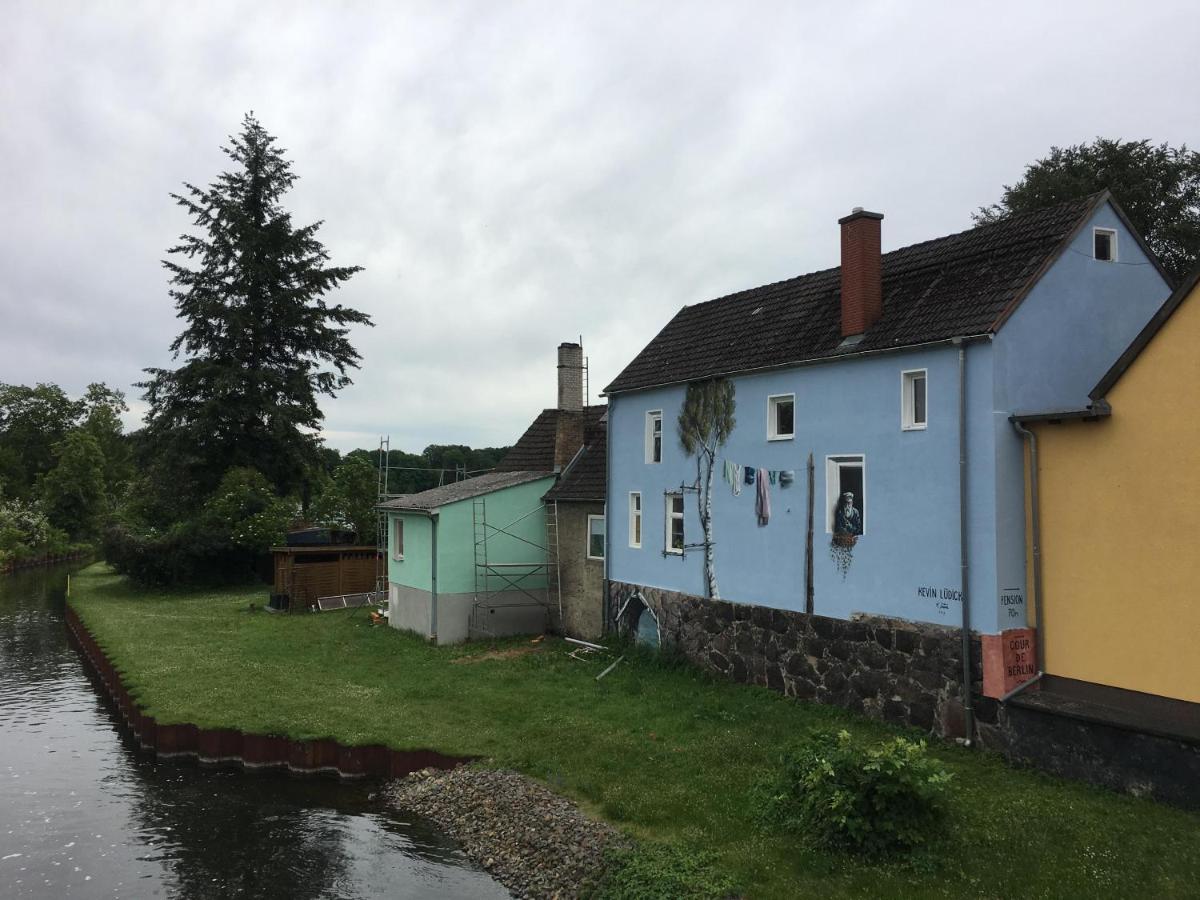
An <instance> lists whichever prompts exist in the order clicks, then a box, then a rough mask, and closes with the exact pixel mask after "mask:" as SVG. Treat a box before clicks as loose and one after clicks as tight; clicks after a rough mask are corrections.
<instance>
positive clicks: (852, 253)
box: [838, 206, 883, 337]
mask: <svg viewBox="0 0 1200 900" xmlns="http://www.w3.org/2000/svg"><path fill="white" fill-rule="evenodd" d="M881 221H883V214H882V213H874V212H866V211H865V210H864V209H863V208H862V207H861V206H856V207H854V211H853V212H852V213H850V215H848V216H846V217H845V218H842V219H838V224H839V225H840V226H842V337H851V336H852V335H858V334H862V333H863V332H865V331H866V330H867V329H868V328H870V327H871V326H872V325H874V324H875V323H876V322H878V321H879V317H880V316H881V315H883V279H882V277H881V275H880V270H881V268H882V262H881V251H880V242H879V232H880V225H879V223H880V222H881Z"/></svg>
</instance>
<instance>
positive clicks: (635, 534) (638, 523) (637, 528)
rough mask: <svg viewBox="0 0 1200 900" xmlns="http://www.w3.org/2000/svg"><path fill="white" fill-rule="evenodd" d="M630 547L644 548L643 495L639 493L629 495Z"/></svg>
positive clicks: (632, 492)
mask: <svg viewBox="0 0 1200 900" xmlns="http://www.w3.org/2000/svg"><path fill="white" fill-rule="evenodd" d="M629 546H630V547H637V548H641V546H642V495H641V493H640V492H639V491H630V493H629Z"/></svg>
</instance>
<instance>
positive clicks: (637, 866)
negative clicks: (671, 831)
mask: <svg viewBox="0 0 1200 900" xmlns="http://www.w3.org/2000/svg"><path fill="white" fill-rule="evenodd" d="M591 896H592V897H593V898H594V900H724V898H727V897H735V896H737V890H736V886H735V885H734V883H733V881H732V879H730V878H729V876H727V875H725V874H724V873H723V872H721V871H720V869H719V868H718V867H717V865H716V861H715V857H714V856H713V855H712V854H711V853H703V852H696V851H689V850H685V849H683V848H681V847H676V846H673V845H669V844H639V845H638V846H637V847H635V848H634V849H632V850H618V851H616V852H614V853H612V854H611V856H610V857H609V868H608V872H607V874H606V875H605V877H604V880H603V881H602V882H601V883H600V885H599V887H598V888H597V889H596V890H595V892H594V893H593V894H591Z"/></svg>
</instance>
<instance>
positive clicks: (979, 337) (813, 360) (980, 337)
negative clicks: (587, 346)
mask: <svg viewBox="0 0 1200 900" xmlns="http://www.w3.org/2000/svg"><path fill="white" fill-rule="evenodd" d="M991 337H992V334H991V332H980V333H979V334H964V335H956V336H954V337H947V338H938V339H937V340H936V341H921V342H920V343H916V344H896V345H895V346H894V347H874V348H872V349H870V350H855V351H853V352H848V353H829V354H826V355H824V356H812V357H808V358H806V359H798V360H794V361H792V362H785V363H778V364H777V365H772V366H757V367H755V368H752V369H729V370H728V371H724V372H717V373H714V374H712V375H705V376H704V377H703V378H699V379H696V378H679V379H676V380H674V381H660V382H656V383H654V384H644V385H641V386H640V387H632V388H623V389H621V390H617V391H609V390H608V388H605V391H604V394H603V395H602V396H605V397H607V396H613V395H616V394H635V393H637V392H638V391H649V390H653V389H655V388H664V387H675V386H677V385H680V384H687V383H688V382H690V381H711V380H712V379H714V378H733V377H735V376H741V375H758V374H759V373H763V372H778V371H780V370H781V369H799V368H803V367H806V366H819V365H823V364H825V363H833V362H838V361H840V360H843V359H858V358H860V357H866V356H880V355H883V354H885V353H902V352H904V351H905V350H920V349H924V348H926V347H938V346H941V345H943V344H956V343H964V344H966V343H972V342H975V341H984V340H989V339H991Z"/></svg>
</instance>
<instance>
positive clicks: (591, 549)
mask: <svg viewBox="0 0 1200 900" xmlns="http://www.w3.org/2000/svg"><path fill="white" fill-rule="evenodd" d="M587 558H588V559H604V516H588V530H587Z"/></svg>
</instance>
